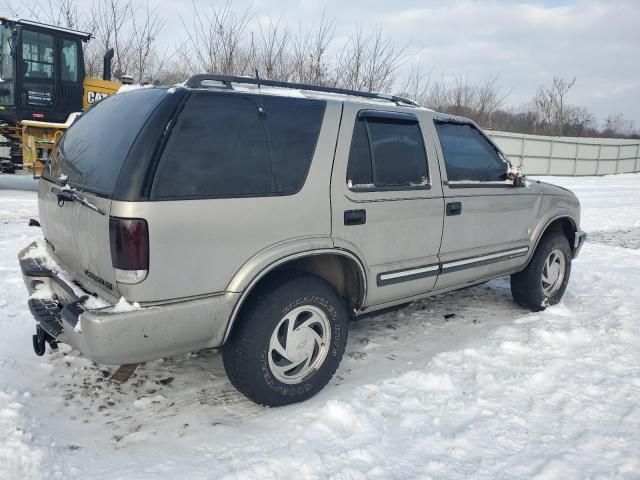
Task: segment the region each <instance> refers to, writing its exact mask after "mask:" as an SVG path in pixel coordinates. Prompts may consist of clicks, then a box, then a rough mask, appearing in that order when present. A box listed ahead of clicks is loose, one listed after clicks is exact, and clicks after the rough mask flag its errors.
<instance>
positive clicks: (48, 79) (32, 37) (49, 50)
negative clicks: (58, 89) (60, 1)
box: [18, 30, 55, 109]
mask: <svg viewBox="0 0 640 480" xmlns="http://www.w3.org/2000/svg"><path fill="white" fill-rule="evenodd" d="M18 71H19V72H20V75H21V77H22V88H21V92H20V103H21V105H23V106H25V107H27V108H36V109H41V108H43V109H47V108H51V107H53V106H54V104H55V83H54V80H55V54H54V41H53V35H49V34H46V33H40V32H36V31H31V30H23V31H22V57H21V58H20V60H19V64H18Z"/></svg>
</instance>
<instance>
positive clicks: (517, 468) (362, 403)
mask: <svg viewBox="0 0 640 480" xmlns="http://www.w3.org/2000/svg"><path fill="white" fill-rule="evenodd" d="M549 180H550V181H552V182H553V183H558V184H560V185H563V186H567V187H569V188H571V189H573V190H574V191H575V192H576V193H577V194H578V196H579V197H580V199H581V201H582V205H583V219H584V220H583V221H584V228H585V230H587V231H588V232H589V234H590V241H589V242H588V243H587V244H586V245H585V247H584V248H583V250H582V253H581V256H580V257H579V259H578V260H577V261H576V262H575V263H574V265H573V270H572V274H571V275H572V278H571V281H570V283H569V288H568V290H567V293H566V295H565V299H564V301H563V302H562V303H561V304H560V305H558V306H556V307H553V308H550V309H548V310H546V311H545V312H542V313H535V314H534V313H528V312H527V311H525V310H523V309H521V308H519V307H517V306H516V305H514V304H513V302H512V300H511V296H510V292H509V286H508V281H507V279H501V280H497V281H492V282H489V283H487V284H485V285H480V286H477V287H473V288H469V289H466V290H463V291H459V292H453V293H451V294H447V295H441V296H438V297H436V298H432V299H428V300H425V301H421V302H416V303H413V304H412V305H410V306H408V307H405V308H402V309H399V310H396V311H393V312H387V313H384V314H379V315H375V316H370V317H368V318H362V319H360V320H358V321H356V322H353V323H352V325H351V331H350V338H349V344H348V347H347V353H346V355H345V358H344V360H343V363H342V365H341V366H340V368H339V369H338V372H337V374H336V376H335V378H334V379H333V380H332V382H331V383H330V384H329V385H328V386H327V388H325V390H324V391H322V392H321V393H320V394H319V395H317V396H316V397H314V398H313V399H311V400H310V401H307V402H305V403H303V404H298V405H295V406H291V407H284V408H278V409H266V408H261V407H258V406H256V405H254V404H252V403H251V402H249V401H247V400H245V399H244V398H243V397H242V396H241V395H240V394H238V393H236V392H235V391H234V390H233V387H231V385H230V384H229V382H228V381H227V380H226V378H225V376H224V369H223V367H222V362H221V359H220V355H219V354H218V353H216V352H214V351H204V352H200V353H197V354H191V355H185V356H181V357H178V358H172V359H165V360H161V361H155V362H151V363H148V364H146V365H143V366H141V367H139V368H138V370H137V371H136V373H135V374H134V376H133V377H132V378H131V379H130V380H129V382H127V383H125V384H123V385H117V384H114V383H112V382H110V381H109V379H108V378H107V377H108V375H109V373H110V371H109V369H107V368H105V367H101V366H98V365H95V364H93V363H92V362H90V361H88V360H86V359H82V358H76V357H74V356H71V355H69V354H68V349H67V348H61V351H59V352H57V353H47V355H46V356H45V357H42V358H39V357H36V356H35V355H34V354H33V353H32V350H31V334H32V332H33V328H34V324H33V320H32V318H31V316H30V314H29V312H28V309H27V307H26V301H27V293H26V290H25V288H24V286H23V284H22V279H21V276H20V273H19V267H18V265H17V262H16V255H17V252H18V250H19V249H21V248H22V247H23V246H25V245H27V244H28V243H29V242H30V241H32V240H34V239H37V238H39V236H40V233H39V229H37V228H34V227H28V226H27V222H28V219H29V218H30V217H36V216H37V205H36V200H35V194H34V193H33V192H16V191H9V190H0V324H1V325H2V327H3V328H2V331H3V337H2V339H1V340H0V478H3V479H4V478H6V479H27V478H35V479H41V478H45V479H47V478H52V479H58V478H59V479H63V478H64V479H69V478H89V477H90V478H95V479H103V478H127V479H130V480H131V479H156V478H163V479H164V478H180V479H187V478H188V479H190V480H191V479H200V478H203V479H204V478H233V479H247V478H260V479H270V478H295V479H300V478H318V479H320V478H335V479H360V478H372V479H406V478H433V479H457V478H474V479H513V478H536V479H557V478H562V479H573V478H593V479H597V478H607V479H610V478H640V453H639V452H640V348H639V346H640V322H639V320H640V313H639V312H640V250H639V249H638V247H639V245H638V239H639V237H640V175H631V174H629V175H619V176H610V177H601V178H552V179H549ZM451 315H453V316H451Z"/></svg>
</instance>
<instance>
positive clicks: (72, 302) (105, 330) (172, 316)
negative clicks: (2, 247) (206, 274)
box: [18, 243, 240, 365]
mask: <svg viewBox="0 0 640 480" xmlns="http://www.w3.org/2000/svg"><path fill="white" fill-rule="evenodd" d="M33 248H36V244H35V243H33V244H31V245H29V246H28V247H27V248H25V249H24V250H22V251H21V252H20V253H19V255H18V259H19V261H20V268H21V269H22V276H23V279H24V283H25V285H26V287H27V290H28V291H29V295H30V299H29V309H30V310H31V313H32V315H33V316H34V318H35V320H36V322H37V325H38V327H39V328H41V329H42V331H44V332H45V333H46V334H47V335H48V336H49V337H50V339H53V340H55V341H57V342H60V343H66V344H68V345H70V346H72V347H73V348H75V349H76V350H78V351H80V352H81V353H82V354H83V355H84V356H86V357H88V358H90V359H92V360H94V361H96V362H98V363H103V364H110V365H122V364H128V363H140V362H145V361H149V360H153V359H157V358H162V357H165V356H170V355H176V354H181V353H187V352H191V351H196V350H200V349H202V348H211V347H217V346H219V345H220V344H221V343H222V340H223V338H224V333H225V330H226V327H227V323H228V319H229V316H230V314H231V310H232V309H233V306H234V305H235V303H236V301H237V300H238V297H239V295H240V294H238V293H231V292H225V293H222V294H218V295H211V296H207V297H202V298H197V299H191V300H182V301H175V302H170V303H163V304H158V305H153V306H148V307H144V308H141V309H139V310H132V311H127V312H115V313H114V312H113V311H112V310H113V307H105V308H100V309H96V310H89V309H86V308H85V307H84V306H83V304H84V301H85V300H86V298H87V297H85V296H82V295H78V294H77V289H74V288H72V287H71V286H70V285H69V284H68V283H67V282H66V281H65V280H64V279H63V278H61V275H59V274H58V272H56V271H54V270H52V269H51V268H49V267H48V266H47V259H46V258H37V257H34V256H33V255H31V254H30V251H31V250H32V249H33ZM45 292H46V293H45ZM34 341H35V340H34Z"/></svg>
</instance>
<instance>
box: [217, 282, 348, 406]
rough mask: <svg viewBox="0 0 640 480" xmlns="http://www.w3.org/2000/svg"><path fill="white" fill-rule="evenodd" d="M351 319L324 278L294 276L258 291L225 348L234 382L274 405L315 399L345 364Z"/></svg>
mask: <svg viewBox="0 0 640 480" xmlns="http://www.w3.org/2000/svg"><path fill="white" fill-rule="evenodd" d="M348 320H349V314H348V311H347V307H346V305H345V302H344V301H343V300H342V299H341V298H340V297H339V296H338V294H337V293H336V291H335V290H334V289H333V287H332V286H331V285H329V284H328V283H327V282H325V281H324V280H323V279H321V278H319V277H315V276H312V275H304V276H293V277H289V278H288V279H286V280H284V281H282V282H279V283H275V285H270V286H266V287H263V288H259V290H258V291H256V292H254V293H253V294H252V295H251V297H250V298H249V300H248V301H247V303H246V304H245V306H244V307H243V308H242V310H241V312H240V316H239V318H238V319H237V324H236V326H235V328H234V330H233V332H232V334H231V337H230V338H229V339H228V340H227V343H225V345H224V346H223V347H222V355H223V361H224V368H225V371H226V372H227V375H228V377H229V380H230V381H231V383H232V384H233V386H234V387H236V388H237V389H238V390H239V391H240V392H241V393H243V394H244V395H245V396H246V397H247V398H249V399H250V400H253V401H254V402H256V403H259V404H261V405H266V406H270V407H276V406H282V405H289V404H291V403H296V402H301V401H303V400H306V399H308V398H310V397H312V396H313V395H315V394H316V393H318V392H319V391H320V390H321V389H322V388H323V387H324V386H325V385H326V384H327V383H328V382H329V380H331V377H332V376H333V374H334V373H335V371H336V369H337V368H338V365H339V364H340V360H341V359H342V355H343V353H344V349H345V346H346V343H347V329H348Z"/></svg>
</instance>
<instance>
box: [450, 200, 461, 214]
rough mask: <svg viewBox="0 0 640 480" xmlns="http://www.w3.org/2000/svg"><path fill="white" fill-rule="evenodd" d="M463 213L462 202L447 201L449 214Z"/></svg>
mask: <svg viewBox="0 0 640 480" xmlns="http://www.w3.org/2000/svg"><path fill="white" fill-rule="evenodd" d="M461 213H462V203H461V202H449V203H447V216H450V217H451V216H453V215H460V214H461Z"/></svg>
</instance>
